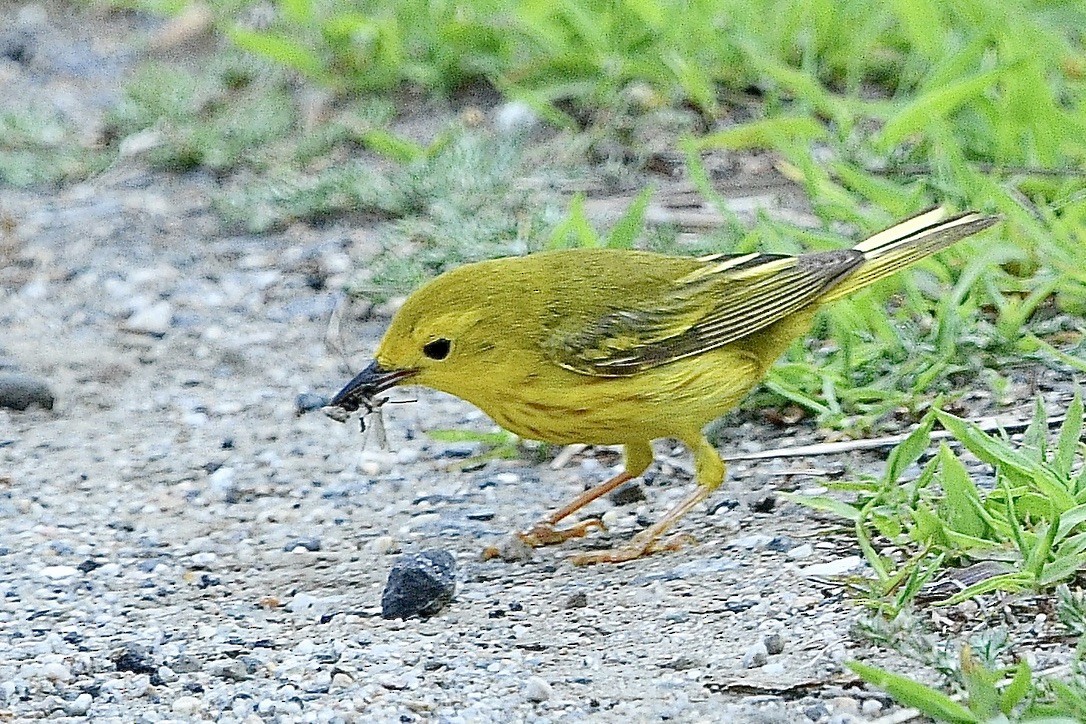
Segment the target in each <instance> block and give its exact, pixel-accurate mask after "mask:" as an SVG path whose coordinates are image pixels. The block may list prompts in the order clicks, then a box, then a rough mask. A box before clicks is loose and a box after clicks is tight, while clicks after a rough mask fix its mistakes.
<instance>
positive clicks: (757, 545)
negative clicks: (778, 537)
mask: <svg viewBox="0 0 1086 724" xmlns="http://www.w3.org/2000/svg"><path fill="white" fill-rule="evenodd" d="M772 542H773V536H771V535H766V534H764V533H752V534H750V535H745V536H743V537H742V538H736V539H735V540H733V541H732V542H731V544H732V545H733V546H735V547H736V548H746V549H747V550H751V551H756V550H759V549H761V548H765V547H766V546H768V545H769V544H770V543H772Z"/></svg>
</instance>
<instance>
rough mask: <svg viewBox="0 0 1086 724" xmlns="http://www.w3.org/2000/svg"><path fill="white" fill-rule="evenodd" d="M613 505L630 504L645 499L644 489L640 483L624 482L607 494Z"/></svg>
mask: <svg viewBox="0 0 1086 724" xmlns="http://www.w3.org/2000/svg"><path fill="white" fill-rule="evenodd" d="M607 499H608V500H610V501H611V503H612V504H613V505H631V504H633V503H640V502H641V501H642V500H645V490H644V489H643V488H642V487H641V484H640V483H626V484H625V485H623V486H621V487H620V488H619V489H618V490H616V491H614V492H613V493H611V494H610V495H608V496H607Z"/></svg>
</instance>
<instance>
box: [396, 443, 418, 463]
mask: <svg viewBox="0 0 1086 724" xmlns="http://www.w3.org/2000/svg"><path fill="white" fill-rule="evenodd" d="M418 461H419V451H418V449H417V448H413V447H402V448H400V449H399V450H397V451H396V464H397V465H411V464H412V463H417V462H418Z"/></svg>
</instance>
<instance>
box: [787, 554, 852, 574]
mask: <svg viewBox="0 0 1086 724" xmlns="http://www.w3.org/2000/svg"><path fill="white" fill-rule="evenodd" d="M859 565H860V557H859V556H845V557H844V558H838V559H836V560H833V561H829V562H827V563H815V564H814V565H811V566H807V567H806V568H801V569H799V572H800V574H802V575H804V576H840V575H842V574H844V573H848V572H849V571H851V570H852V569H853V568H856V567H857V566H859Z"/></svg>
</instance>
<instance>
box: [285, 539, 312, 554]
mask: <svg viewBox="0 0 1086 724" xmlns="http://www.w3.org/2000/svg"><path fill="white" fill-rule="evenodd" d="M320 549H321V539H320V538H295V539H294V540H292V541H290V542H289V543H287V544H286V545H285V546H283V550H285V551H286V552H288V553H290V552H301V551H309V552H310V553H316V552H317V551H319V550H320Z"/></svg>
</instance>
